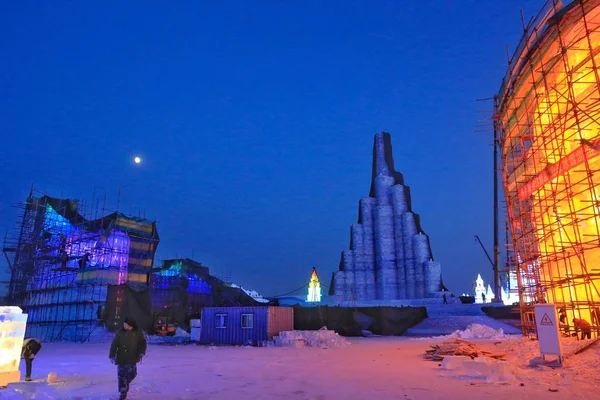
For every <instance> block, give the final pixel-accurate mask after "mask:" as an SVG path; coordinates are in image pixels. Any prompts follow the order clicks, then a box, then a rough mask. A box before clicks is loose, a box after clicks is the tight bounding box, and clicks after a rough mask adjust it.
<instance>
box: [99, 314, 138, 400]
mask: <svg viewBox="0 0 600 400" xmlns="http://www.w3.org/2000/svg"><path fill="white" fill-rule="evenodd" d="M145 354H146V338H145V337H144V332H142V330H141V329H138V326H137V324H136V322H135V321H134V320H133V319H132V318H125V322H123V329H121V330H119V331H118V332H117V334H116V335H115V338H114V340H113V342H112V344H111V345H110V352H109V355H108V357H109V358H110V360H111V362H112V363H113V364H116V365H117V377H118V384H119V394H120V397H119V400H125V399H126V398H127V393H128V392H129V384H131V382H132V381H133V380H134V379H135V377H136V376H137V363H139V362H141V361H142V358H143V357H144V355H145Z"/></svg>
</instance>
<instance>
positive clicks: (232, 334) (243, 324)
mask: <svg viewBox="0 0 600 400" xmlns="http://www.w3.org/2000/svg"><path fill="white" fill-rule="evenodd" d="M201 324H202V327H201V328H200V330H201V333H200V343H203V344H224V345H252V346H256V345H258V344H259V343H260V342H262V341H265V340H270V339H272V338H273V336H276V335H278V334H279V332H282V331H291V330H294V309H293V308H291V307H206V308H204V309H202V320H201Z"/></svg>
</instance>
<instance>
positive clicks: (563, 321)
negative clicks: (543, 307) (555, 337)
mask: <svg viewBox="0 0 600 400" xmlns="http://www.w3.org/2000/svg"><path fill="white" fill-rule="evenodd" d="M558 318H559V322H560V327H561V328H562V330H563V333H564V334H565V335H567V336H569V325H568V324H567V310H566V309H565V308H564V307H561V308H559V309H558Z"/></svg>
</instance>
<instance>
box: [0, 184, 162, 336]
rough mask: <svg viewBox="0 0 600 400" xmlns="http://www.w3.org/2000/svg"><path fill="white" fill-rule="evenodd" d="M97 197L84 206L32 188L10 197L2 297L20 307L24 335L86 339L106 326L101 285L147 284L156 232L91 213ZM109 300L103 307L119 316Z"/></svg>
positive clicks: (147, 224) (141, 222)
mask: <svg viewBox="0 0 600 400" xmlns="http://www.w3.org/2000/svg"><path fill="white" fill-rule="evenodd" d="M93 203H94V201H93V202H92V204H93ZM98 203H99V202H95V207H88V206H86V204H85V203H83V202H82V201H78V200H72V199H58V198H52V197H49V196H47V195H45V194H38V193H37V192H35V190H34V189H32V191H31V193H30V195H29V196H28V198H27V199H26V201H24V202H21V203H19V204H17V208H18V209H19V211H20V215H19V218H18V220H19V224H18V227H17V228H16V229H15V233H14V234H13V235H7V236H6V238H5V242H4V247H3V252H4V255H5V257H6V259H7V261H8V266H9V269H10V275H11V278H10V282H9V287H8V301H9V302H10V304H14V305H19V306H21V308H23V310H24V311H25V312H26V313H27V314H28V324H27V335H28V336H34V337H38V338H40V339H42V340H43V341H58V340H72V341H88V340H90V338H91V336H92V335H93V334H94V332H95V331H99V332H102V331H104V328H105V327H107V326H108V325H107V323H108V321H105V320H104V315H105V307H106V303H107V295H108V286H109V285H125V284H127V285H129V286H130V287H137V288H143V287H144V286H145V287H147V282H148V276H149V272H150V270H151V268H152V262H153V259H154V252H155V250H156V246H157V245H158V240H159V239H158V235H157V231H156V225H155V223H154V222H151V221H147V220H145V219H141V218H134V217H130V216H126V215H124V214H121V213H119V212H114V213H112V214H109V215H106V216H102V217H100V218H97V216H98ZM93 205H94V204H93ZM102 211H104V210H102ZM116 304H117V309H116V310H111V311H112V313H111V315H116V316H117V318H119V317H120V314H121V312H120V310H119V309H118V308H119V304H121V303H120V302H118V301H117V302H116ZM110 323H113V324H114V321H110Z"/></svg>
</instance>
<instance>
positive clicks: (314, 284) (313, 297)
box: [306, 267, 321, 303]
mask: <svg viewBox="0 0 600 400" xmlns="http://www.w3.org/2000/svg"><path fill="white" fill-rule="evenodd" d="M306 301H307V302H308V303H318V302H320V301H321V283H320V282H319V276H318V275H317V269H316V268H315V267H313V270H312V274H311V276H310V283H309V284H308V295H307V296H306Z"/></svg>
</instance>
